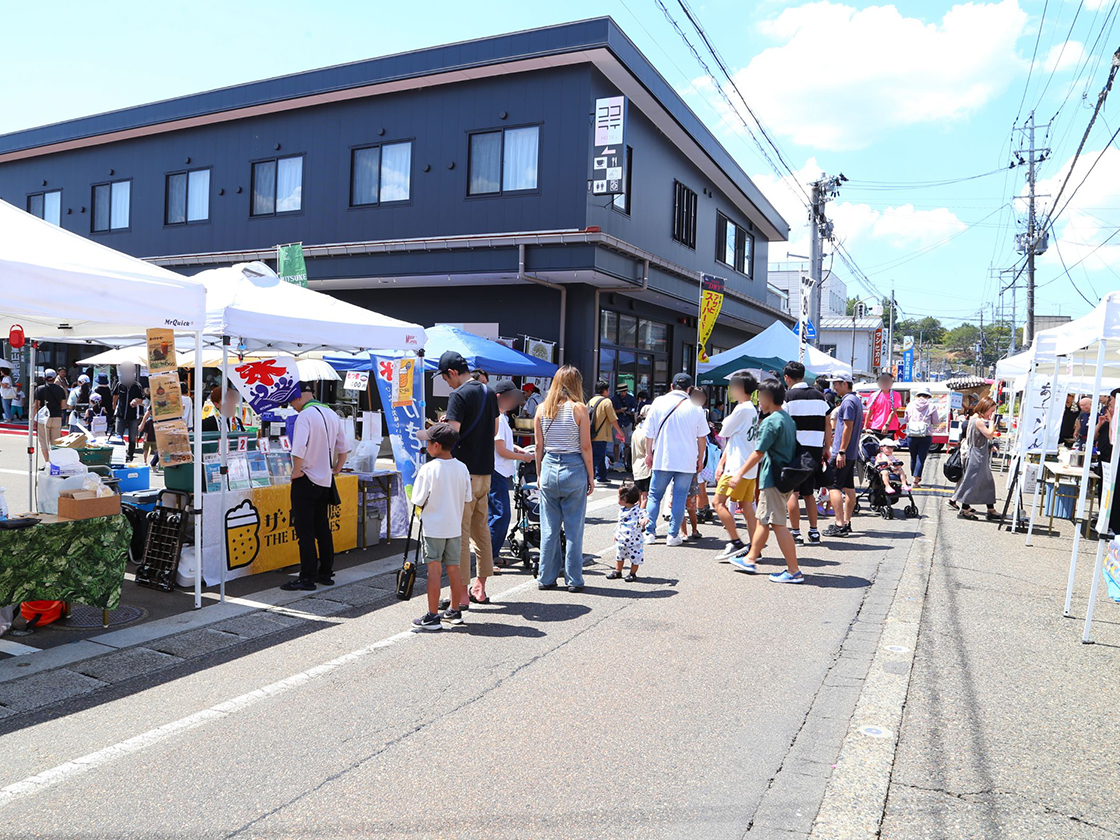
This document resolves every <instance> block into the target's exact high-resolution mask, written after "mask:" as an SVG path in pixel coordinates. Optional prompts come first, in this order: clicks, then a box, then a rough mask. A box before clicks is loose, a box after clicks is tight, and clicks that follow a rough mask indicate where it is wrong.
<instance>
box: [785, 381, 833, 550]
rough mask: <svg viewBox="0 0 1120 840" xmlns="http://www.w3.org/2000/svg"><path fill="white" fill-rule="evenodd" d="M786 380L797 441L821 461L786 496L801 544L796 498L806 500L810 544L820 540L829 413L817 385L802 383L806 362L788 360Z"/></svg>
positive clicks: (792, 527)
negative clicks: (819, 512) (819, 516)
mask: <svg viewBox="0 0 1120 840" xmlns="http://www.w3.org/2000/svg"><path fill="white" fill-rule="evenodd" d="M782 373H783V374H784V378H785V380H786V389H787V390H786V403H785V410H786V411H787V412H788V413H789V416H790V417H792V418H793V423H794V426H796V427H797V442H798V443H799V444H801V445H802V446H803V447H804V448H805V449H807V450H809V451H810V452H811V453H812V454H813V460H814V461H815V462H816V463H818V464H820V465H821V469H820V470H818V471H817V472H815V473H813V474H812V475H810V476H809V477H808V478H807V479H805V483H804V484H802V485H801V487H799V488H798V489H797V490H796V491H794V492H793V493H791V494H790V497H789V527H790V533H791V534H793V540H794V542H796V543H797V544H798V545H804V544H805V540H804V538H803V537H802V536H801V529H800V528H799V527H798V526H799V525H800V524H801V520H800V516H799V511H798V508H799V506H800V503H799V499H804V500H805V516H806V518H808V520H809V542H810V543H811V544H813V545H816V544H818V543H819V542H820V541H821V532H820V531H819V530H817V495H816V493H817V490H818V489H819V487H820V477H821V472H822V471H823V468H824V452H825V449H826V447H827V445H828V443H827V441H826V440H825V436H826V434H827V424H826V423H825V415H827V414H828V402H827V401H826V400H825V398H824V394H822V393H821V392H820V391H818V390H817V389H816V388H810V387H809V386H808V385H807V384H806V383H805V365H803V364H801V362H789V363H788V364H787V365H786V366H785V370H783V371H782Z"/></svg>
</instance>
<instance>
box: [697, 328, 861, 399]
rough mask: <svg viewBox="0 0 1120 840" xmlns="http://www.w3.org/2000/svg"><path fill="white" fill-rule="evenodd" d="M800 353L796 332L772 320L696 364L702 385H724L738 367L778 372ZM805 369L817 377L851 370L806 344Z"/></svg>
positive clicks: (849, 373)
mask: <svg viewBox="0 0 1120 840" xmlns="http://www.w3.org/2000/svg"><path fill="white" fill-rule="evenodd" d="M800 353H801V339H800V338H798V336H797V333H795V332H794V331H793V330H791V329H790V328H789V327H787V326H786V325H785V324H782V323H780V322H778V321H775V322H774V323H773V324H771V325H770V326H769V327H767V328H766V329H765V330H763V331H762V332H760V333H759V334H758V335H756V336H755V337H754V338H751V339H749V340H747V341H744V342H743V343H742V344H740V345H739V346H738V347H732V348H731V349H730V350H724V351H723V352H722V353H717V354H716V355H714V356H712V357H711V358H710V359H709V360H708V361H707V362H701V363H700V364H699V365H697V370H698V372H699V374H700V375H699V376H698V377H697V381H698V382H699V383H701V384H711V385H723V384H726V383H725V382H724V380H725V379H726V378H727V377H729V376H730V375H731V374H732V373H733V372H734V371H736V370H739V369H740V368H762V369H765V370H774V371H777V372H779V373H780V372H781V370H782V368H783V367H784V366H785V364H786V362H791V361H797V359H798V357H799V356H800ZM805 369H806V370H807V371H809V372H810V373H813V374H816V375H817V376H833V375H835V374H838V373H846V374H848V375H849V376H850V375H851V373H852V366H851V365H849V364H847V363H846V362H842V361H840V360H839V359H836V358H834V357H832V356H830V355H828V354H827V353H824V352H822V351H820V350H818V349H817V348H815V347H812V346H809V345H807V346H806V347H805Z"/></svg>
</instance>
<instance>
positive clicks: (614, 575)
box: [607, 571, 622, 580]
mask: <svg viewBox="0 0 1120 840" xmlns="http://www.w3.org/2000/svg"><path fill="white" fill-rule="evenodd" d="M620 577H622V572H618V571H614V572H611V573H610V574H609V575H607V580H618V579H619V578H620Z"/></svg>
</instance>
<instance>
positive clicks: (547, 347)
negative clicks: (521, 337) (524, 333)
mask: <svg viewBox="0 0 1120 840" xmlns="http://www.w3.org/2000/svg"><path fill="white" fill-rule="evenodd" d="M555 346H556V345H555V343H554V342H551V341H541V340H539V339H536V338H526V339H525V352H526V353H528V354H529V355H530V356H532V357H533V358H535V359H541V360H543V361H546V362H551V361H552V348H553V347H555Z"/></svg>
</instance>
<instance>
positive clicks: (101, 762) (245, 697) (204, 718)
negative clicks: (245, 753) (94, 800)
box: [0, 580, 536, 807]
mask: <svg viewBox="0 0 1120 840" xmlns="http://www.w3.org/2000/svg"><path fill="white" fill-rule="evenodd" d="M535 584H536V581H535V580H529V581H525V582H524V583H520V584H518V585H517V586H514V587H512V588H511V589H508V590H506V591H505V592H503V593H502V594H501V595H500V596H497V597H494V598H492V600H494V601H499V602H500V601H502V600H503V599H504V598H508V597H509V596H510V595H514V594H516V593H518V592H521V591H523V590H525V589H528V588H529V587H530V586H533V585H535ZM315 618H319V616H315ZM416 635H420V634H419V633H417V632H415V631H413V630H411V629H409V630H402V631H401V632H400V633H395V634H394V635H392V636H387V637H386V638H384V639H381V640H380V641H377V642H374V643H373V644H371V645H366V646H365V647H363V648H358V649H357V650H353V651H351V652H350V653H346V654H343V655H342V656H339V657H336V658H334V659H331V660H329V661H327V662H324V663H322V664H321V665H316V666H314V667H312V668H308V669H307V670H305V671H300V672H299V673H298V674H292V675H291V676H290V677H285V678H284V679H282V680H278V681H276V682H274V683H269V684H268V685H266V686H264V687H263V688H258V689H256V690H254V691H249V692H246V693H245V694H241V695H238V696H237V697H234V698H233V699H231V700H226V701H224V702H222V703H217V704H215V705H213V706H210V707H209V708H206V709H203V710H202V711H199V712H195V713H194V714H193V715H187V716H186V717H183V718H179V719H178V720H174V721H172V722H171V723H166V724H164V725H163V726H157V727H156V728H155V729H149V730H148V731H147V732H144V733H142V734H140V735H136V736H135V737H132V738H128V739H127V740H124V741H121V742H119V743H116V744H113V745H112V746H109V747H105V748H104V749H100V750H97V751H96V752H92V753H89V754H88V755H84V756H82V757H81V758H75V759H73V760H72V761H67V762H64V763H62V764H59V765H58V766H57V767H52V768H50V769H49V770H44V771H43V772H41V773H36V774H35V775H34V776H29V777H27V778H26V779H24V780H23V781H19V782H14V783H12V784H10V785H7V786H6V787H3V788H0V807H3V806H5V805H8V804H11V803H12V802H15V801H16V800H17V799H22V798H24V797H26V796H32V795H34V794H36V793H39V792H40V791H43V790H46V789H47V788H51V787H54V786H55V785H59V784H62V783H63V782H65V781H67V780H69V779H71V778H73V777H75V776H80V775H81V774H83V773H88V772H89V771H90V770H95V769H97V768H98V767H104V766H105V765H107V764H110V763H112V762H113V761H116V760H117V759H118V758H123V757H125V756H127V755H135V754H136V753H138V752H141V751H143V750H146V749H148V747H153V746H155V745H156V744H159V743H162V742H163V741H167V740H169V739H171V738H173V737H175V736H176V735H181V734H182V733H184V732H188V731H190V730H191V729H196V728H198V727H199V726H202V725H203V724H205V723H209V722H210V721H213V720H221V719H222V718H225V717H228V716H229V715H232V714H234V713H236V712H242V711H244V710H245V709H248V708H250V707H251V706H255V705H256V704H257V703H259V702H261V701H262V700H267V699H269V698H272V697H278V696H279V695H281V694H285V693H287V692H289V691H291V690H292V689H294V688H299V687H300V686H303V685H306V684H308V683H310V682H312V681H313V680H317V679H319V678H320V677H325V676H326V675H327V674H330V673H332V672H334V671H336V670H338V669H339V668H342V667H343V666H345V665H350V664H351V663H353V662H356V661H357V660H359V659H361V658H362V657H365V656H368V655H369V654H371V653H373V652H374V651H378V650H381V649H382V648H387V647H391V646H392V645H395V644H396V643H397V642H402V641H404V640H406V639H409V638H412V637H413V636H416Z"/></svg>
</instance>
